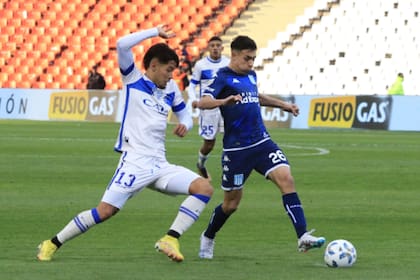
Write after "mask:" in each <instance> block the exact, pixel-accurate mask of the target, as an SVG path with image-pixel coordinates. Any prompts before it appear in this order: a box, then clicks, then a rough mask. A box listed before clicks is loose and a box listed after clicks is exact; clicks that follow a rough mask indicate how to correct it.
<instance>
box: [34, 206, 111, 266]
mask: <svg viewBox="0 0 420 280" xmlns="http://www.w3.org/2000/svg"><path fill="white" fill-rule="evenodd" d="M118 210H119V209H118V208H116V207H114V206H112V205H110V204H108V203H105V202H101V203H100V204H99V205H98V207H96V208H92V209H90V210H86V211H82V212H80V213H79V214H77V215H76V216H75V217H74V218H73V219H72V220H71V221H70V222H69V223H68V224H67V225H66V226H65V227H64V228H63V229H62V230H61V231H60V232H59V233H57V235H56V236H54V237H53V238H52V239H50V240H44V241H43V242H41V244H39V245H38V254H37V259H38V260H40V261H51V259H52V257H53V255H54V254H55V252H56V251H57V250H58V248H60V246H61V245H62V244H64V243H65V242H67V241H69V240H71V239H73V238H75V237H77V236H79V235H80V234H83V233H85V232H86V231H88V230H89V229H90V228H91V227H93V226H94V225H96V224H99V223H101V222H103V221H105V220H107V219H108V218H110V217H112V216H113V215H115V214H116V213H117V212H118Z"/></svg>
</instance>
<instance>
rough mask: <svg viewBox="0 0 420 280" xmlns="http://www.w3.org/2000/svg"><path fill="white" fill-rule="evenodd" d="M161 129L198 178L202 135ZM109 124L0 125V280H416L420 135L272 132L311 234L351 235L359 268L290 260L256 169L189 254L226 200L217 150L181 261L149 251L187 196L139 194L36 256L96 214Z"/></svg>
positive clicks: (313, 256) (284, 225)
mask: <svg viewBox="0 0 420 280" xmlns="http://www.w3.org/2000/svg"><path fill="white" fill-rule="evenodd" d="M171 129H172V127H169V128H168V142H167V156H168V159H169V161H171V162H172V163H177V164H181V165H185V166H187V167H189V168H191V169H193V170H194V166H195V162H196V158H197V151H198V148H199V146H200V145H201V139H200V138H199V137H198V136H197V132H196V129H197V127H194V129H193V131H191V132H190V134H189V135H188V136H187V137H186V138H184V139H179V138H176V137H174V136H173V135H172V134H171ZM117 132H118V124H116V123H89V122H81V123H79V122H37V121H5V120H2V121H0V150H1V155H0V209H1V210H0V211H1V213H0V279H19V280H21V279H31V280H37V279H72V280H74V279H101V280H104V279H149V280H150V279H182V280H184V279H267V280H272V279H323V280H325V279H419V277H420V268H419V258H418V256H419V254H420V242H419V241H418V236H419V228H420V226H419V225H420V179H419V178H420V133H418V132H387V131H367V130H324V129H323V130H318V129H314V130H289V129H271V130H270V133H271V135H272V138H273V139H274V140H275V141H276V142H278V143H279V145H280V146H281V147H282V148H283V150H284V151H285V153H286V154H287V156H288V158H289V161H290V162H291V165H292V172H293V175H294V177H295V181H296V186H297V190H298V192H299V195H300V198H301V200H302V203H303V206H304V209H305V213H306V218H307V222H308V229H311V228H316V230H317V231H316V234H318V235H323V236H325V237H326V238H327V242H328V241H331V240H333V239H341V238H343V239H348V240H350V241H351V242H352V243H353V244H354V245H355V247H356V249H357V252H358V260H357V263H356V264H355V266H354V267H352V268H349V269H332V268H327V267H326V266H325V265H324V262H323V252H324V250H323V249H321V250H320V249H318V250H317V249H314V250H312V251H309V252H307V253H299V252H297V242H296V236H295V233H294V231H293V229H292V226H291V223H290V221H289V218H288V217H287V216H286V213H285V211H284V209H283V206H282V202H281V195H280V192H279V191H278V190H277V189H276V188H275V187H274V185H273V184H271V183H270V182H269V181H266V180H265V179H264V178H262V177H261V176H259V175H258V174H256V173H254V174H253V175H252V176H251V177H250V178H249V180H248V181H247V184H246V186H245V189H244V197H243V200H242V203H241V205H240V208H239V210H238V211H237V212H236V213H235V214H234V216H232V217H231V219H230V220H229V221H228V223H227V224H226V225H225V227H224V228H223V229H222V230H221V232H220V233H219V235H218V237H217V240H216V247H215V258H214V259H213V260H210V261H209V260H200V259H199V258H198V256H197V253H198V246H199V235H200V233H201V231H202V230H203V229H204V228H205V227H206V225H207V222H208V220H209V216H210V214H211V211H212V210H213V208H214V207H215V206H216V205H217V204H219V203H220V202H221V200H222V191H221V189H220V187H219V185H220V180H219V177H220V166H219V162H220V160H219V157H220V151H221V149H220V144H221V138H219V141H218V143H217V144H216V146H217V149H216V150H215V151H214V152H213V154H212V156H211V158H210V159H209V162H208V168H209V170H210V172H211V174H212V177H213V185H214V187H215V195H214V197H213V199H212V200H211V201H210V202H209V205H208V207H207V208H206V209H205V211H204V212H203V214H202V216H201V217H200V219H199V220H198V221H197V223H196V224H194V225H193V227H192V228H191V229H190V230H189V231H188V232H187V233H186V234H184V236H182V238H181V250H182V252H183V254H184V256H185V261H184V262H183V263H173V262H170V261H169V260H168V259H167V258H166V257H165V256H163V255H162V254H158V253H156V252H155V250H154V248H153V246H154V243H155V241H156V240H157V239H158V238H160V237H161V236H162V235H163V234H164V233H165V232H166V230H167V229H168V227H169V226H170V224H171V222H172V220H173V218H174V216H175V214H176V212H177V208H178V206H179V204H180V202H181V201H182V200H183V199H184V197H182V196H179V197H171V196H165V195H162V194H159V193H156V192H153V191H150V190H145V191H143V192H141V193H140V194H139V195H137V196H136V197H134V198H133V199H131V200H130V201H129V202H128V203H127V204H126V206H125V207H124V208H123V210H122V211H121V212H120V213H119V214H117V215H116V216H115V217H114V218H112V219H111V220H109V221H107V222H105V223H103V224H101V225H99V226H96V227H94V228H92V229H91V230H90V231H89V232H87V233H86V234H84V235H83V236H80V237H78V238H76V239H74V240H71V241H70V242H68V243H66V244H65V245H64V246H63V247H62V248H61V249H60V250H59V251H58V252H57V254H56V255H55V258H54V259H53V261H52V262H49V263H41V262H38V261H37V260H36V258H35V256H36V247H37V245H38V244H39V242H40V241H42V240H44V239H47V238H50V237H52V236H53V235H54V234H55V233H57V232H58V230H60V229H61V228H62V227H63V226H64V225H65V224H67V222H68V221H69V220H70V219H72V218H73V217H74V215H75V214H77V213H79V212H80V211H82V210H86V209H89V208H92V207H95V206H96V205H97V203H98V202H99V200H100V198H101V196H102V194H103V191H104V188H105V186H106V185H107V184H108V181H109V180H110V179H111V176H112V174H113V172H114V170H115V168H116V165H117V162H118V154H117V153H115V152H114V151H113V145H114V141H115V137H116V135H117Z"/></svg>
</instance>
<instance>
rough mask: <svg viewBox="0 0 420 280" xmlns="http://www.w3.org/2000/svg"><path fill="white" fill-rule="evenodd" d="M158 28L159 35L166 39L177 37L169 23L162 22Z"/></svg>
mask: <svg viewBox="0 0 420 280" xmlns="http://www.w3.org/2000/svg"><path fill="white" fill-rule="evenodd" d="M157 29H158V31H159V37H162V38H164V39H169V38H172V37H175V33H173V32H172V29H171V28H170V27H169V25H167V24H160V25H158V26H157Z"/></svg>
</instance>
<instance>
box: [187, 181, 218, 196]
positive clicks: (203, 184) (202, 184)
mask: <svg viewBox="0 0 420 280" xmlns="http://www.w3.org/2000/svg"><path fill="white" fill-rule="evenodd" d="M213 192H214V189H213V186H212V185H211V184H210V181H209V180H207V179H204V178H197V179H196V180H194V181H193V182H192V183H191V186H190V193H191V194H202V195H206V196H209V197H211V196H212V195H213Z"/></svg>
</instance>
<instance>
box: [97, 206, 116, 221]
mask: <svg viewBox="0 0 420 280" xmlns="http://www.w3.org/2000/svg"><path fill="white" fill-rule="evenodd" d="M97 210H98V214H99V217H100V219H101V221H105V220H108V219H109V218H111V217H112V216H114V215H115V214H117V213H118V210H119V209H118V208H116V207H114V206H112V205H110V204H107V203H104V202H101V203H100V204H99V205H98V207H97Z"/></svg>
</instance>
